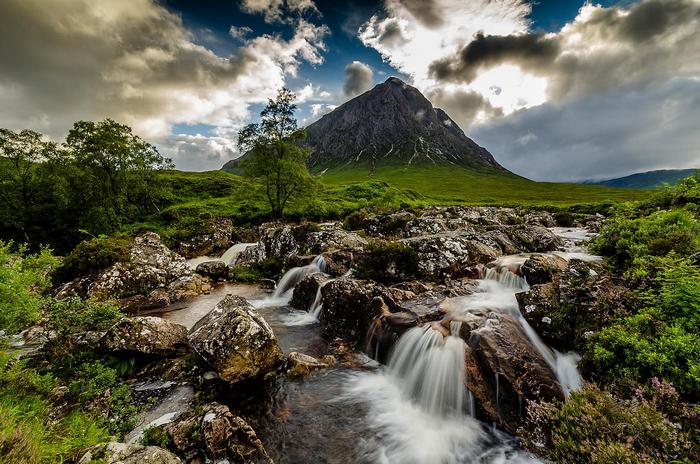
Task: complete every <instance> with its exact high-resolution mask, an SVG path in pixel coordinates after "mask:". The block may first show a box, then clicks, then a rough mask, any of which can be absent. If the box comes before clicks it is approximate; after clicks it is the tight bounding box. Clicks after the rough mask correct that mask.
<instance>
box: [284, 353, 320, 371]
mask: <svg viewBox="0 0 700 464" xmlns="http://www.w3.org/2000/svg"><path fill="white" fill-rule="evenodd" d="M328 366H329V364H327V363H325V362H323V361H320V360H318V359H316V358H314V357H313V356H309V355H307V354H303V353H297V352H296V351H292V352H291V353H289V356H287V375H288V376H289V377H306V376H308V375H309V374H310V373H311V372H312V371H315V370H316V369H323V368H325V367H328Z"/></svg>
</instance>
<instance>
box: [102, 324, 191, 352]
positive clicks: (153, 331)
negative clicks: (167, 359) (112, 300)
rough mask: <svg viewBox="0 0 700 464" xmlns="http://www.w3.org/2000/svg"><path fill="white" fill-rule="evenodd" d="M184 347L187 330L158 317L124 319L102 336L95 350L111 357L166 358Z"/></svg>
mask: <svg viewBox="0 0 700 464" xmlns="http://www.w3.org/2000/svg"><path fill="white" fill-rule="evenodd" d="M186 344H187V329H186V328H185V327H184V326H182V325H180V324H175V323H173V322H170V321H166V320H165V319H161V318H160V317H130V318H129V317H125V318H122V319H120V320H119V321H118V322H117V323H116V324H114V325H113V326H112V327H111V328H109V330H107V332H106V333H105V334H104V335H103V336H102V338H101V339H100V341H99V346H100V348H101V349H102V350H104V351H107V352H110V353H115V354H123V353H126V354H134V353H138V354H145V355H154V356H169V355H172V354H175V353H177V352H179V351H182V350H183V348H184V347H185V346H186Z"/></svg>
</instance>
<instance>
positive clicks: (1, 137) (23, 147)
mask: <svg viewBox="0 0 700 464" xmlns="http://www.w3.org/2000/svg"><path fill="white" fill-rule="evenodd" d="M55 151H56V144H55V143H53V142H48V141H45V140H43V138H42V135H41V134H39V133H38V132H34V131H31V130H23V131H20V132H13V131H11V130H9V129H0V168H1V169H0V200H1V201H2V205H1V207H2V208H1V209H2V216H4V217H3V220H2V222H3V224H4V225H9V224H10V223H11V227H12V228H14V229H16V230H17V231H18V232H19V235H20V236H21V238H22V239H23V240H24V241H26V242H27V243H31V242H32V240H31V239H30V235H33V234H32V233H31V231H30V230H29V229H30V224H31V221H32V216H34V213H35V212H36V211H35V209H36V208H37V207H38V205H39V203H41V200H40V199H39V198H38V196H39V195H41V194H42V191H44V190H45V189H44V187H45V182H44V181H45V180H46V178H45V175H44V174H45V173H42V172H41V171H42V169H41V168H42V166H41V163H42V162H43V161H45V160H46V159H48V158H50V157H51V156H52V154H53V153H55Z"/></svg>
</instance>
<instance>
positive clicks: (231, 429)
mask: <svg viewBox="0 0 700 464" xmlns="http://www.w3.org/2000/svg"><path fill="white" fill-rule="evenodd" d="M201 424H202V440H203V441H204V445H205V447H206V450H207V455H208V456H209V457H211V458H212V459H214V460H222V459H228V460H229V461H231V462H234V463H240V464H248V463H250V464H262V463H270V464H272V460H271V459H270V458H269V457H268V455H267V452H266V451H265V448H264V447H263V445H262V443H261V442H260V440H259V439H258V437H257V435H256V434H255V431H254V430H253V428H252V427H251V426H250V425H248V423H247V422H246V421H245V420H243V419H242V418H241V417H238V416H234V415H233V414H232V413H231V411H229V409H228V407H226V406H224V405H222V404H218V403H212V404H209V405H208V406H207V407H206V408H205V412H204V417H203V418H202V422H201Z"/></svg>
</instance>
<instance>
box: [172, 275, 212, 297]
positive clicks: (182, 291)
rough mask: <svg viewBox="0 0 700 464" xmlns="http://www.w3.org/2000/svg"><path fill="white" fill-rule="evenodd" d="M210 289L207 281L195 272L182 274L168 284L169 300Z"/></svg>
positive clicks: (206, 291)
mask: <svg viewBox="0 0 700 464" xmlns="http://www.w3.org/2000/svg"><path fill="white" fill-rule="evenodd" d="M210 290H211V285H210V284H209V282H208V281H207V280H206V279H204V278H203V277H202V276H200V275H197V274H189V275H185V276H182V277H180V278H178V279H177V280H174V281H173V282H171V283H170V284H169V285H168V293H169V295H170V300H171V301H173V302H175V301H180V300H182V299H185V298H192V297H195V296H197V295H200V294H202V293H208V292H209V291H210Z"/></svg>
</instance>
